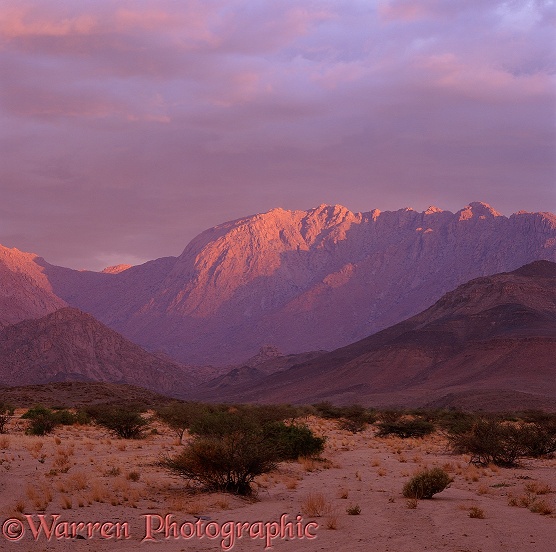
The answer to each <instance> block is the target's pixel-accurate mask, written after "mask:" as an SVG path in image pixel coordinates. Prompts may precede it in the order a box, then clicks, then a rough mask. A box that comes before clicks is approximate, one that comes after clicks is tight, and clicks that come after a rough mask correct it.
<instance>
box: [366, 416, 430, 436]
mask: <svg viewBox="0 0 556 552" xmlns="http://www.w3.org/2000/svg"><path fill="white" fill-rule="evenodd" d="M377 427H378V432H377V437H386V436H387V435H396V436H397V437H401V438H402V439H407V438H408V437H424V436H425V435H430V434H431V433H433V432H434V430H435V427H434V424H433V423H431V422H427V420H423V419H420V418H415V419H412V420H403V419H401V420H397V421H385V420H383V421H381V422H379V423H378V424H377Z"/></svg>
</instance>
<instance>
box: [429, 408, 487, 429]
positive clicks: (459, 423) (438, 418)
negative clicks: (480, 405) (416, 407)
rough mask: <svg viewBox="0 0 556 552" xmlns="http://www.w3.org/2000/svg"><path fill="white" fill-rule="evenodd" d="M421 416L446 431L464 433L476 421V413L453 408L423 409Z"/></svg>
mask: <svg viewBox="0 0 556 552" xmlns="http://www.w3.org/2000/svg"><path fill="white" fill-rule="evenodd" d="M421 415H422V417H423V418H424V419H425V420H427V421H428V422H431V423H433V424H434V425H435V426H436V427H437V428H439V429H440V430H442V431H445V432H448V433H453V434H456V433H465V432H466V431H469V430H470V429H471V428H472V427H473V424H474V423H475V422H476V421H477V415H476V414H472V413H470V412H463V411H462V410H455V409H453V410H452V409H448V410H444V409H440V410H430V411H423V412H422V413H421Z"/></svg>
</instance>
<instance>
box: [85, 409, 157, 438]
mask: <svg viewBox="0 0 556 552" xmlns="http://www.w3.org/2000/svg"><path fill="white" fill-rule="evenodd" d="M87 413H88V414H89V415H90V416H91V417H92V418H93V420H94V421H95V423H97V424H98V425H100V426H102V427H105V428H106V429H109V430H110V431H111V432H112V433H114V434H115V435H117V436H118V437H120V438H121V439H140V438H141V437H142V436H143V430H144V429H145V428H146V426H148V425H149V421H148V420H147V419H146V418H144V417H143V416H142V415H141V412H139V411H138V410H136V409H134V408H124V407H118V406H104V407H99V406H95V407H94V408H91V409H89V410H88V411H87Z"/></svg>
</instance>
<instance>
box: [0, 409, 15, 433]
mask: <svg viewBox="0 0 556 552" xmlns="http://www.w3.org/2000/svg"><path fill="white" fill-rule="evenodd" d="M14 411H15V409H14V407H13V406H11V405H9V404H6V403H5V402H0V433H6V424H7V423H8V422H9V421H10V419H11V417H12V416H13V415H14Z"/></svg>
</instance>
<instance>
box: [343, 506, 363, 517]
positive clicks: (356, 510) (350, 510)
mask: <svg viewBox="0 0 556 552" xmlns="http://www.w3.org/2000/svg"><path fill="white" fill-rule="evenodd" d="M360 513H361V507H360V506H359V504H353V505H351V506H348V507H347V508H346V514H347V515H348V516H358V515H359V514H360Z"/></svg>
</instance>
